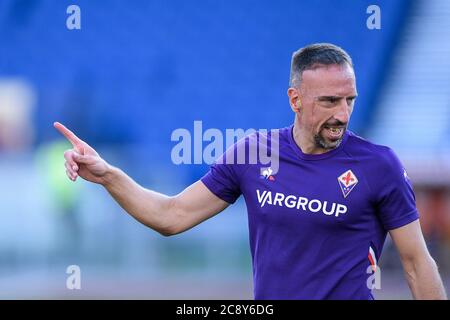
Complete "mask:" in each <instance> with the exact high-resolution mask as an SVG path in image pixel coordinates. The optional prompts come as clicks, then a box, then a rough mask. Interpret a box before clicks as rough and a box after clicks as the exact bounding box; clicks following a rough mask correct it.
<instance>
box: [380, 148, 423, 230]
mask: <svg viewBox="0 0 450 320" xmlns="http://www.w3.org/2000/svg"><path fill="white" fill-rule="evenodd" d="M386 149H387V150H385V151H386V152H383V157H382V160H381V161H380V163H379V164H380V166H381V167H379V168H378V170H377V172H376V176H375V177H374V180H375V181H376V182H377V184H376V190H375V191H376V195H377V199H376V204H377V212H378V215H379V217H380V219H381V222H382V224H383V226H384V228H385V229H386V230H392V229H396V228H400V227H402V226H404V225H406V224H408V223H411V222H413V221H414V220H417V219H418V218H419V212H418V211H417V208H416V198H415V196H414V191H413V188H412V186H411V182H410V180H409V177H408V176H407V173H406V170H405V169H404V168H403V165H402V164H401V162H400V160H399V159H398V157H397V156H396V155H395V153H394V152H393V151H392V150H391V149H390V148H386Z"/></svg>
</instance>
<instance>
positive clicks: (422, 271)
mask: <svg viewBox="0 0 450 320" xmlns="http://www.w3.org/2000/svg"><path fill="white" fill-rule="evenodd" d="M405 274H406V279H407V281H408V285H409V287H410V289H411V292H412V295H413V298H414V299H417V300H445V299H447V296H446V293H445V289H444V286H443V284H442V280H441V277H440V276H439V271H438V268H437V266H436V263H435V261H434V260H433V258H431V257H427V258H423V259H419V260H418V261H416V262H409V263H408V264H407V267H406V268H405Z"/></svg>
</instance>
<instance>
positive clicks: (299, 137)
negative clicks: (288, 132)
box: [293, 117, 329, 154]
mask: <svg viewBox="0 0 450 320" xmlns="http://www.w3.org/2000/svg"><path fill="white" fill-rule="evenodd" d="M293 136H294V141H295V143H296V144H297V146H299V148H300V149H301V150H302V152H303V153H305V154H321V153H325V152H327V151H329V150H326V149H324V148H322V147H318V146H317V145H316V143H315V141H314V136H313V135H312V134H311V132H307V131H306V130H305V128H303V127H302V126H300V123H299V121H298V119H297V117H295V121H294V129H293Z"/></svg>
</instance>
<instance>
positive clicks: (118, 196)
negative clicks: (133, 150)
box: [55, 123, 228, 236]
mask: <svg viewBox="0 0 450 320" xmlns="http://www.w3.org/2000/svg"><path fill="white" fill-rule="evenodd" d="M55 128H56V129H58V131H60V132H61V133H62V134H63V135H64V136H65V137H66V138H67V139H68V140H69V141H70V142H71V143H72V145H73V149H71V150H68V151H66V152H65V153H64V157H65V159H66V163H65V166H66V173H67V176H68V177H69V178H70V179H71V180H72V181H75V180H76V179H77V177H78V176H80V177H82V178H83V179H85V180H87V181H91V182H94V183H98V184H101V185H103V186H104V187H105V189H106V190H107V191H108V192H109V193H110V194H111V196H112V197H113V198H114V199H115V200H116V201H117V203H119V205H120V206H121V207H122V208H123V209H124V210H125V211H127V212H128V213H129V214H130V215H131V216H133V217H134V218H135V219H136V220H138V221H139V222H141V223H143V224H144V225H146V226H148V227H149V228H152V229H154V230H156V231H157V232H159V233H161V234H163V235H165V236H169V235H174V234H177V233H180V232H183V231H185V230H188V229H190V228H192V227H194V226H195V225H197V224H199V223H200V222H202V221H204V220H206V219H208V218H210V217H212V216H214V215H215V214H217V213H219V212H221V211H222V210H224V209H225V208H226V207H227V206H228V203H227V202H225V201H223V200H222V199H220V198H218V197H217V196H216V195H214V194H213V193H212V192H211V191H209V189H208V188H206V186H205V185H204V184H203V183H202V182H201V181H197V182H196V183H194V184H192V185H191V186H189V187H188V188H186V189H185V190H184V191H183V192H181V193H180V194H178V195H176V196H172V197H171V196H167V195H164V194H161V193H158V192H155V191H151V190H148V189H145V188H143V187H141V186H140V185H139V184H137V183H136V182H135V181H134V180H133V179H131V178H130V177H129V176H128V175H126V174H125V173H124V172H123V171H121V170H120V169H118V168H115V167H113V166H111V165H109V164H108V163H107V162H106V161H105V160H103V159H102V158H101V157H100V156H99V154H98V153H97V152H96V151H95V150H94V149H93V148H92V147H90V146H89V145H88V144H87V143H86V142H84V141H82V140H81V139H79V138H78V137H77V136H76V135H75V134H74V133H73V132H71V131H70V130H69V129H67V128H66V127H64V126H63V125H62V124H60V123H55Z"/></svg>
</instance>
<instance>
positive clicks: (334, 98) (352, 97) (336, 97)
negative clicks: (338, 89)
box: [316, 95, 358, 101]
mask: <svg viewBox="0 0 450 320" xmlns="http://www.w3.org/2000/svg"><path fill="white" fill-rule="evenodd" d="M357 96H358V95H354V96H350V97H341V96H319V97H316V99H317V100H319V101H334V100H339V99H344V98H345V99H356V97H357Z"/></svg>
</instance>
